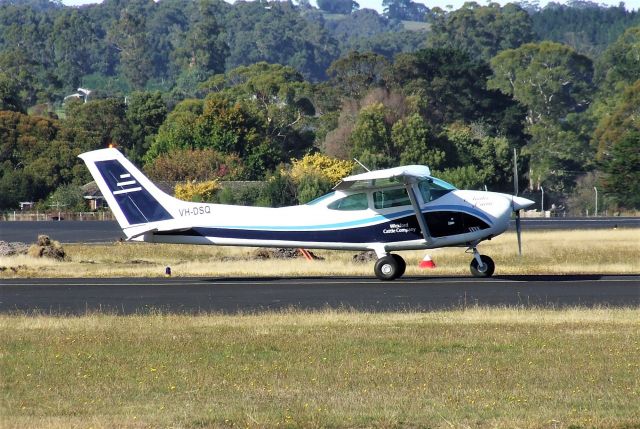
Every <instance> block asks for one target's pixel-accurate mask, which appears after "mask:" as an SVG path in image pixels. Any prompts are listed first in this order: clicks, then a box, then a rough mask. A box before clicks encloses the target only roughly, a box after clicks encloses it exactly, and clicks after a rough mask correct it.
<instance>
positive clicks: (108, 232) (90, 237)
mask: <svg viewBox="0 0 640 429" xmlns="http://www.w3.org/2000/svg"><path fill="white" fill-rule="evenodd" d="M511 223H512V225H511V230H515V222H514V221H512V222H511ZM602 228H611V229H613V228H640V217H597V218H545V219H543V218H524V219H522V229H523V230H524V231H526V230H541V229H602ZM38 234H45V235H48V236H49V237H51V238H52V239H54V240H58V241H60V242H62V243H109V242H114V241H118V240H119V239H121V238H122V239H124V234H123V233H122V230H121V229H120V227H119V226H118V223H117V222H115V221H61V222H57V221H41V222H21V221H17V222H12V221H8V222H7V221H0V240H3V241H22V242H24V243H33V242H35V241H36V239H37V238H38Z"/></svg>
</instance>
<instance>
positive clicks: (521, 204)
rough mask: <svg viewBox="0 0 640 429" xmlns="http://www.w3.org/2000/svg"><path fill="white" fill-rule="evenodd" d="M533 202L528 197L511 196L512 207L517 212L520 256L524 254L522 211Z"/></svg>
mask: <svg viewBox="0 0 640 429" xmlns="http://www.w3.org/2000/svg"><path fill="white" fill-rule="evenodd" d="M532 204H533V201H531V200H529V199H527V198H522V197H516V196H515V195H513V196H511V209H512V210H513V212H514V213H515V214H516V235H517V236H518V254H519V255H520V256H522V226H521V223H520V212H521V211H522V209H526V208H527V207H529V206H531V205H532Z"/></svg>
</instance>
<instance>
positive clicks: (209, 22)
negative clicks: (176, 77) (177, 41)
mask: <svg viewBox="0 0 640 429" xmlns="http://www.w3.org/2000/svg"><path fill="white" fill-rule="evenodd" d="M219 14H220V11H219V10H218V7H217V3H214V2H213V1H211V0H200V1H199V3H198V15H197V17H196V22H195V23H194V24H192V25H191V28H190V29H189V31H188V32H187V33H186V34H185V36H184V41H183V43H182V45H181V46H180V47H179V49H177V50H176V55H177V56H181V57H182V58H181V60H180V62H181V63H182V66H181V68H182V69H183V70H185V69H192V68H195V69H198V70H200V72H201V74H202V75H203V76H204V77H207V76H209V75H212V74H216V73H222V72H224V64H225V60H226V57H227V56H228V54H229V47H228V46H227V43H226V42H225V40H224V34H223V29H222V26H221V25H220V24H219V22H218V18H217V16H216V15H219ZM203 80H204V79H203Z"/></svg>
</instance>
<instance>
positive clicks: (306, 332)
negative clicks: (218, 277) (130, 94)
mask: <svg viewBox="0 0 640 429" xmlns="http://www.w3.org/2000/svg"><path fill="white" fill-rule="evenodd" d="M639 356H640V310H639V309H595V310H585V309H570V310H562V311H550V310H518V309H489V310H488V309H479V308H476V309H468V310H464V311H452V312H434V313H393V314H367V313H352V312H348V311H347V312H333V311H327V312H319V313H296V312H285V313H276V314H274V313H270V314H253V315H252V314H248V315H240V316H223V315H201V316H195V317H189V316H180V315H162V314H156V315H150V316H130V317H120V316H112V315H99V314H97V315H90V316H84V317H80V318H75V317H71V318H67V317H47V316H33V315H31V316H20V315H15V316H0V375H1V377H0V387H1V389H2V395H1V396H0V426H2V427H3V428H35V427H51V428H71V427H83V428H87V427H93V428H114V427H121V428H147V427H175V428H207V427H385V428H387V427H432V428H470V427H474V428H619V429H622V428H627V429H631V428H640V359H639Z"/></svg>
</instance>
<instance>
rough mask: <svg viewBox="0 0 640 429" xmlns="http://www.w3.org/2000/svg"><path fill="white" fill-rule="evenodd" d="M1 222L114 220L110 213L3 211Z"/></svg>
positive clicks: (0, 217) (0, 215)
mask: <svg viewBox="0 0 640 429" xmlns="http://www.w3.org/2000/svg"><path fill="white" fill-rule="evenodd" d="M0 220H3V221H23V222H26V221H31V222H34V221H52V220H77V221H96V220H98V221H102V220H115V217H114V216H113V213H111V211H96V212H71V211H46V212H41V211H37V210H30V211H20V210H14V211H4V212H1V213H0Z"/></svg>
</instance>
